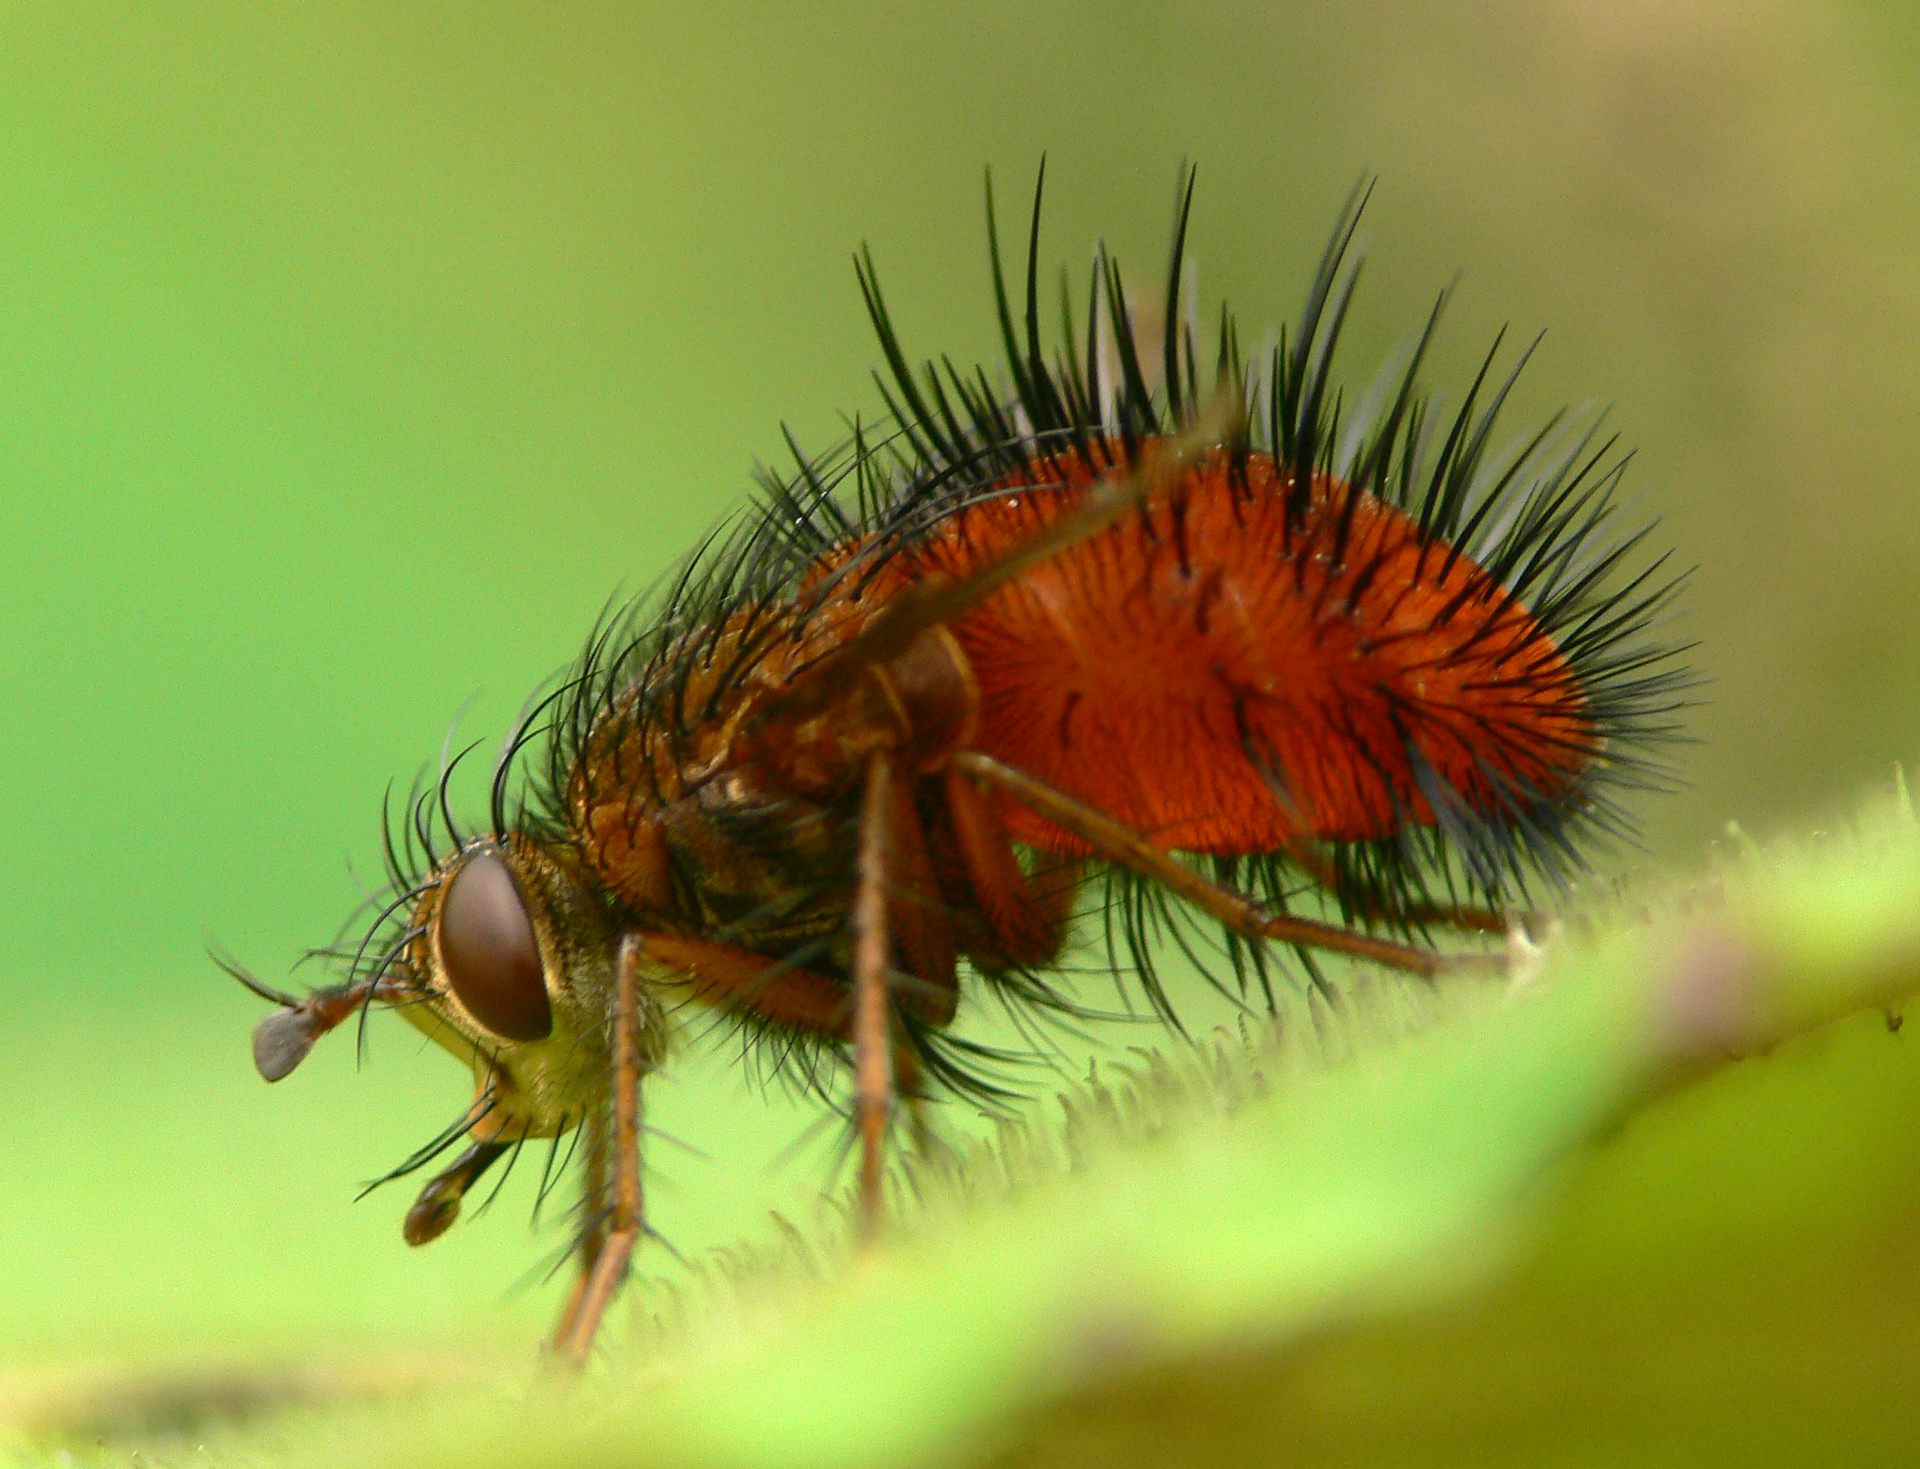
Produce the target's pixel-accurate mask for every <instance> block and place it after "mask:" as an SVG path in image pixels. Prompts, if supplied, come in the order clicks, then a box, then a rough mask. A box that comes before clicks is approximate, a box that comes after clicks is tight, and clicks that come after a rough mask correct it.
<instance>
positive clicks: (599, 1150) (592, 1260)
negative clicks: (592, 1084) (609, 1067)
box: [553, 1112, 608, 1352]
mask: <svg viewBox="0 0 1920 1469" xmlns="http://www.w3.org/2000/svg"><path fill="white" fill-rule="evenodd" d="M580 1125H581V1127H582V1129H583V1130H584V1131H585V1133H586V1138H585V1139H584V1144H583V1145H584V1146H585V1148H586V1150H587V1157H586V1164H585V1169H586V1172H585V1176H584V1177H583V1178H582V1180H581V1184H580V1235H579V1239H578V1241H577V1242H576V1243H575V1245H574V1254H575V1255H576V1256H577V1257H578V1259H579V1266H578V1273H577V1274H576V1275H575V1276H574V1280H573V1289H572V1290H570V1291H569V1292H568V1293H567V1304H566V1308H565V1309H564V1310H562V1311H561V1313H560V1324H559V1325H558V1326H556V1327H555V1328H554V1331H553V1349H554V1350H555V1351H556V1352H564V1351H566V1350H567V1344H568V1342H569V1341H570V1340H571V1338H572V1336H573V1330H574V1326H575V1324H576V1323H577V1322H578V1321H579V1319H580V1306H581V1303H582V1302H584V1301H585V1300H586V1298H587V1282H588V1281H590V1280H592V1279H593V1273H594V1266H595V1264H596V1263H597V1262H598V1261H599V1259H600V1252H601V1250H602V1249H603V1248H604V1247H605V1246H606V1242H607V1217H608V1216H607V1122H606V1118H605V1117H604V1116H603V1115H601V1114H600V1113H599V1112H590V1113H588V1114H587V1118H586V1120H585V1121H584V1122H583V1123H581V1124H580Z"/></svg>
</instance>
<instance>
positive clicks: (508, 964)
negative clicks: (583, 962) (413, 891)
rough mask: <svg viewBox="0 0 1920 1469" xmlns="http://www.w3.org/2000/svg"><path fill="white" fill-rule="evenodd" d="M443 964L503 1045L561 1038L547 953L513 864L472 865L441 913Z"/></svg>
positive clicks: (464, 867) (486, 859)
mask: <svg viewBox="0 0 1920 1469" xmlns="http://www.w3.org/2000/svg"><path fill="white" fill-rule="evenodd" d="M440 957H441V959H442V960H443V961H444V963H445V964H446V969H447V983H448V984H450V985H452V986H453V992H454V994H456V995H458V996H459V997H460V1003H461V1004H463V1005H465V1006H466V1007H467V1011H468V1013H469V1014H471V1015H472V1016H473V1018H474V1019H475V1020H477V1021H479V1022H480V1023H481V1024H482V1025H484V1026H485V1027H486V1028H487V1029H488V1030H490V1031H492V1032H493V1033H494V1034H495V1035H497V1036H499V1037H500V1038H501V1039H502V1040H510V1041H537V1040H540V1039H541V1038H542V1037H544V1036H546V1035H548V1034H550V1033H551V1032H552V1030H553V1011H552V1009H551V1008H550V1007H549V1006H548V1004H547V986H546V981H545V979H544V978H543V976H542V974H541V969H540V945H539V943H538V942H537V941H536V940H535V939H534V936H533V920H532V919H531V918H529V917H528V916H527V904H526V900H525V899H524V898H522V897H521V896H520V885H519V884H518V883H516V882H515V881H514V880H513V873H512V872H511V871H509V870H508V867H507V864H506V863H505V862H503V861H501V860H500V858H498V857H496V856H494V855H493V854H492V853H489V852H482V853H480V854H478V855H477V856H473V857H469V858H468V859H467V860H466V861H465V862H464V863H462V864H461V867H460V870H459V871H458V872H456V873H455V874H454V875H453V886H452V887H451V888H449V889H448V890H447V897H446V901H445V902H444V903H442V904H441V905H440Z"/></svg>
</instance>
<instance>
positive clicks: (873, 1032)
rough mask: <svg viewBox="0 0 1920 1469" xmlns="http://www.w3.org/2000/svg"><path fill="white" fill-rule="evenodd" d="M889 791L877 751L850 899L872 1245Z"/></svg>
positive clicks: (856, 1061) (876, 1208) (878, 1175)
mask: <svg viewBox="0 0 1920 1469" xmlns="http://www.w3.org/2000/svg"><path fill="white" fill-rule="evenodd" d="M892 786H893V764H892V761H890V760H889V759H888V758H887V755H886V753H885V752H884V751H881V752H878V753H876V754H875V755H874V756H873V757H872V759H871V760H870V761H869V762H868V764H867V781H866V792H865V795H864V797H863V799H862V801H861V807H860V856H859V868H858V872H857V875H856V882H857V886H856V888H855V891H854V900H853V933H854V940H853V1119H854V1127H855V1130H856V1131H857V1132H858V1134H859V1138H860V1228H861V1233H862V1236H863V1237H864V1238H865V1239H866V1240H868V1241H869V1242H870V1241H872V1240H873V1239H874V1238H875V1237H876V1236H877V1235H878V1233H879V1230H880V1212H881V1202H882V1184H883V1183H884V1181H885V1165H886V1140H887V1123H888V1121H889V1119H890V1118H891V1116H892V1113H893V1086H894V1076H893V1035H892V1031H893V1015H892V1009H893V1006H892V1003H891V998H890V996H889V993H888V990H889V985H888V980H887V971H888V969H889V967H890V965H889V958H890V952H889V945H888V943H887V885H886V879H887V857H888V852H889V848H890V846H891V842H890V840H889V838H890V837H891V835H892V833H891V830H890V828H891V827H892V826H893V824H894V818H893V812H894V794H893V789H892Z"/></svg>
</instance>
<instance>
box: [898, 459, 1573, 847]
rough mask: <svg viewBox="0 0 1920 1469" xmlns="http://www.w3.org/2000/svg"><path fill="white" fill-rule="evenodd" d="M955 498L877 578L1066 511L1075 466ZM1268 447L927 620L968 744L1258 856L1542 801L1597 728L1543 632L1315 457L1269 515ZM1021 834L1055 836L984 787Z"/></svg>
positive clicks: (1461, 562)
mask: <svg viewBox="0 0 1920 1469" xmlns="http://www.w3.org/2000/svg"><path fill="white" fill-rule="evenodd" d="M1046 468H1047V471H1048V473H1049V476H1050V478H1053V483H1050V484H1048V485H1045V486H1040V487H1034V486H1031V485H1026V484H1018V483H1016V484H1007V485H1004V486H1003V487H1002V488H1003V489H1004V490H1005V491H1006V493H1005V494H1002V495H997V496H995V497H993V498H991V499H983V500H982V501H980V502H979V503H976V504H974V505H971V506H968V507H965V508H963V509H959V510H956V511H955V512H954V513H953V514H952V515H951V516H949V517H948V518H946V519H945V520H943V521H942V522H941V524H940V526H939V527H938V528H937V529H936V530H935V532H934V533H933V535H932V536H931V538H930V539H929V540H928V541H927V542H926V543H924V544H923V545H921V546H918V547H915V548H913V549H910V550H908V551H906V552H904V553H903V554H902V555H901V556H900V557H899V558H898V559H897V560H896V561H895V562H894V563H893V564H892V565H891V566H889V567H888V568H887V569H886V571H885V572H884V573H883V575H882V580H883V582H884V581H886V580H887V579H888V578H890V577H894V576H898V577H900V578H902V579H912V580H917V579H919V578H921V577H924V576H927V575H932V574H943V575H947V576H956V577H957V576H963V575H965V574H967V573H968V572H970V571H973V570H976V569H977V568H979V567H980V566H982V565H985V564H988V563H990V562H992V561H994V560H995V559H996V558H997V557H998V556H1000V555H1001V554H1002V553H1003V552H1004V551H1005V550H1006V549H1007V548H1008V547H1010V546H1012V545H1015V544H1017V543H1019V542H1021V541H1023V540H1024V539H1025V538H1026V537H1027V536H1029V535H1030V534H1031V533H1032V532H1033V530H1034V529H1035V528H1036V527H1037V526H1039V525H1041V524H1044V523H1046V522H1048V521H1050V520H1052V519H1054V518H1057V517H1058V516H1060V515H1062V514H1065V513H1067V512H1068V511H1069V510H1071V509H1072V508H1073V507H1074V506H1075V505H1077V504H1078V503H1079V502H1080V500H1081V499H1082V498H1083V497H1084V495H1085V493H1086V490H1087V489H1088V487H1089V486H1090V485H1091V484H1093V483H1094V482H1095V480H1096V479H1097V478H1098V476H1097V474H1096V473H1095V472H1094V471H1093V470H1092V469H1091V468H1090V467H1088V466H1087V465H1086V464H1084V463H1083V462H1082V461H1080V460H1078V459H1070V458H1066V457H1064V456H1063V457H1062V458H1061V459H1060V460H1059V461H1057V462H1055V463H1053V464H1049V465H1047V466H1046ZM1286 490H1287V484H1286V482H1285V480H1283V479H1282V478H1281V477H1280V473H1279V472H1278V471H1277V470H1276V469H1275V466H1274V462H1273V460H1272V458H1271V457H1270V456H1267V455H1263V454H1252V455H1249V456H1248V457H1247V459H1246V461H1245V472H1244V474H1243V475H1240V474H1234V473H1230V471H1229V468H1228V464H1227V461H1226V459H1225V457H1224V456H1220V457H1219V458H1216V459H1215V460H1213V461H1210V462H1209V463H1208V464H1206V465H1203V466H1202V467H1201V468H1199V469H1197V470H1195V471H1194V472H1193V474H1192V475H1191V476H1190V478H1189V482H1188V483H1187V484H1186V485H1185V486H1184V487H1183V488H1182V490H1181V491H1180V492H1179V494H1178V495H1177V496H1176V497H1175V499H1174V500H1173V501H1172V502H1171V503H1167V504H1161V505H1158V506H1156V507H1154V508H1153V509H1152V510H1151V511H1150V512H1147V513H1144V514H1134V515H1129V516H1128V517H1126V518H1125V519H1124V520H1122V521H1121V522H1120V523H1119V524H1117V525H1116V526H1114V527H1112V528H1110V529H1108V530H1106V531H1103V532H1101V533H1100V534H1098V535H1095V536H1093V537H1091V538H1089V539H1088V540H1086V541H1083V542H1081V543H1079V544H1078V545H1075V546H1073V547H1071V548H1069V549H1068V550H1066V551H1064V552H1061V553H1060V554H1058V555H1056V556H1054V557H1053V558H1051V559H1050V560H1048V561H1045V562H1043V563H1040V564H1038V565H1036V566H1035V567H1033V568H1031V569H1029V570H1027V571H1026V572H1024V573H1022V574H1021V575H1020V576H1019V577H1018V579H1017V580H1015V581H1014V582H1012V583H1010V584H1009V585H1008V586H1007V587H1005V588H1003V589H1001V590H1000V591H998V592H996V593H995V594H994V595H992V596H991V597H990V598H988V599H987V600H986V601H985V602H983V603H982V604H981V605H980V606H979V607H977V608H975V609H974V610H972V611H971V612H968V613H966V614H965V615H964V616H962V617H960V618H959V619H958V620H956V621H955V622H954V623H952V624H950V626H951V630H952V631H953V633H954V635H955V636H956V637H957V638H958V639H959V641H960V644H961V646H962V647H963V648H964V649H965V651H966V653H967V655H968V657H969V659H970V660H971V662H972V664H973V668H974V672H975V675H976V677H977V678H978V680H979V685H980V693H981V708H980V720H979V728H978V734H977V737H976V739H975V740H974V741H973V744H974V746H975V747H976V748H978V749H980V750H982V751H984V752H985V753H987V754H990V755H992V756H994V757H995V758H997V759H1000V760H1003V761H1006V762H1007V763H1009V764H1012V765H1016V766H1018V767H1020V768H1021V769H1023V770H1026V771H1028V772H1030V773H1031V774H1033V775H1036V776H1038V777H1040V778H1041V779H1043V780H1046V781H1048V782H1050V783H1051V784H1053V785H1055V786H1058V787H1060V788H1061V789H1063V790H1065V791H1067V792H1069V793H1071V794H1073V795H1075V796H1078V797H1080V798H1081V799H1083V800H1085V801H1088V802H1090V803H1091V804H1093V805H1095V806H1097V807H1099V808H1100V809H1101V810H1102V811H1105V812H1107V813H1108V814H1110V815H1112V816H1116V817H1118V818H1120V819H1121V820H1124V821H1126V822H1127V823H1129V824H1130V825H1132V826H1133V827H1135V828H1136V829H1137V830H1139V831H1141V832H1142V833H1144V834H1146V835H1148V836H1149V837H1150V838H1152V839H1153V840H1154V841H1156V842H1157V843H1160V844H1161V845H1164V846H1166V847H1169V848H1174V849H1180V850H1186V851H1196V852H1210V853H1217V854H1223V855H1224V854H1246V853H1254V852H1269V851H1274V850H1276V849H1278V848H1280V847H1282V846H1284V845H1286V844H1288V843H1289V842H1294V841H1298V840H1300V839H1302V838H1323V839H1332V840H1342V841H1351V840H1362V839H1373V838H1380V837H1385V836H1389V835H1391V834H1393V833H1394V832H1395V831H1397V830H1399V829H1401V828H1402V827H1404V826H1406V825H1407V824H1409V823H1419V824H1423V825H1431V824H1433V823H1434V822H1435V820H1436V813H1435V810H1434V799H1433V798H1434V797H1436V796H1437V799H1438V800H1439V801H1440V802H1441V803H1442V804H1446V803H1448V802H1455V801H1457V802H1461V803H1464V805H1466V806H1467V807H1468V808H1471V809H1473V810H1475V811H1478V812H1480V813H1482V814H1485V815H1497V814H1503V813H1508V812H1512V811H1517V810H1524V809H1526V807H1528V806H1530V805H1532V804H1534V803H1536V802H1538V801H1541V800H1556V799H1565V797H1566V795H1567V792H1568V789H1569V787H1570V786H1571V785H1572V783H1573V782H1575V781H1576V779H1577V778H1578V777H1579V775H1580V773H1581V772H1582V770H1583V769H1584V768H1585V767H1586V765H1587V764H1588V762H1589V761H1590V759H1591V758H1592V756H1593V754H1594V752H1595V751H1596V750H1597V748H1598V743H1599V742H1598V738H1597V736H1596V734H1595V730H1594V722H1593V720H1592V718H1591V717H1590V714H1589V711H1588V702H1587V699H1586V697H1585V695H1584V693H1583V691H1582V690H1581V688H1580V687H1579V686H1578V684H1577V682H1576V681H1575V679H1574V676H1573V673H1572V670H1571V669H1570V668H1569V667H1568V665H1567V663H1566V661H1565V659H1564V658H1563V657H1562V656H1561V654H1560V652H1559V651H1558V650H1557V649H1556V648H1555V646H1554V644H1553V642H1552V640H1551V639H1550V638H1549V637H1548V636H1547V634H1546V633H1545V632H1544V630H1543V629H1542V628H1541V626H1540V625H1539V623H1537V622H1536V621H1535V620H1534V619H1533V618H1532V617H1531V616H1530V615H1529V614H1528V613H1527V612H1526V611H1525V610H1524V609H1523V608H1522V607H1521V606H1520V605H1519V603H1518V602H1517V601H1516V600H1515V599H1514V598H1512V597H1510V596H1508V595H1507V593H1506V592H1505V591H1503V590H1502V589H1501V588H1500V587H1499V586H1498V585H1497V584H1496V583H1495V581H1494V579H1493V578H1492V577H1491V576H1490V575H1489V574H1488V573H1487V572H1485V571H1484V570H1482V569H1481V568H1480V567H1479V566H1477V565H1475V564H1474V563H1473V562H1472V561H1470V560H1468V559H1467V558H1466V557H1464V556H1450V555H1449V553H1448V547H1447V546H1446V545H1444V544H1442V543H1440V542H1438V541H1434V540H1430V539H1429V540H1427V541H1426V542H1425V544H1424V545H1423V538H1422V536H1421V534H1420V530H1419V527H1418V525H1417V523H1416V522H1415V521H1414V519H1413V518H1412V517H1411V516H1409V515H1408V514H1407V513H1406V512H1404V511H1402V510H1399V509H1396V508H1394V507H1393V506H1390V505H1387V504H1385V503H1383V502H1382V501H1380V500H1378V499H1376V498H1375V497H1373V496H1372V495H1366V496H1364V497H1363V498H1362V500H1361V502H1360V503H1359V504H1358V505H1356V506H1354V507H1353V514H1352V519H1351V522H1350V524H1349V526H1348V529H1347V534H1346V541H1345V546H1344V554H1340V555H1338V558H1337V559H1336V553H1337V551H1338V550H1339V549H1340V547H1339V541H1340V530H1339V522H1340V520H1341V517H1342V510H1343V507H1344V506H1345V505H1346V502H1347V500H1348V498H1349V496H1350V495H1351V493H1352V492H1351V491H1350V490H1349V489H1348V487H1347V486H1346V485H1345V484H1344V483H1341V482H1339V481H1336V480H1331V479H1328V478H1325V477H1322V478H1320V479H1318V480H1317V481H1316V482H1315V484H1314V486H1313V493H1312V495H1311V497H1310V501H1309V503H1308V506H1307V509H1306V512H1305V514H1304V516H1302V517H1301V518H1300V519H1298V520H1297V521H1296V522H1295V524H1294V525H1293V526H1292V527H1291V528H1289V526H1288V524H1287V512H1286ZM1001 814H1002V816H1003V818H1004V819H1005V821H1006V823H1007V825H1008V827H1009V828H1010V829H1011V831H1012V832H1013V834H1014V835H1015V836H1016V837H1018V838H1019V839H1020V840H1022V841H1026V842H1029V843H1031V844H1033V845H1036V846H1040V847H1044V848H1048V849H1052V850H1056V851H1074V850H1076V849H1077V848H1078V844H1077V843H1076V842H1075V840H1074V839H1073V838H1071V837H1069V836H1067V835H1066V834H1065V833H1064V832H1061V831H1060V830H1058V829H1057V828H1055V827H1053V826H1052V825H1051V824H1049V823H1048V822H1046V821H1044V820H1042V819H1040V818H1039V817H1036V816H1034V815H1032V814H1031V813H1030V812H1027V811H1025V810H1024V809H1022V808H1020V807H1018V806H1016V805H1013V804H1011V803H1005V804H1003V807H1002V811H1001Z"/></svg>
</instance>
